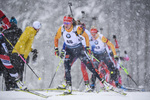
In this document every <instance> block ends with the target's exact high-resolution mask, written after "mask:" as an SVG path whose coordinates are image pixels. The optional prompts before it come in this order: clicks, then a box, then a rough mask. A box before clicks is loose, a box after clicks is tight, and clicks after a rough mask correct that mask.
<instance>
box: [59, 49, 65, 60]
mask: <svg viewBox="0 0 150 100" xmlns="http://www.w3.org/2000/svg"><path fill="white" fill-rule="evenodd" d="M64 56H65V50H63V49H62V50H61V54H60V58H61V59H63V58H64Z"/></svg>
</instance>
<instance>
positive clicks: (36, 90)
mask: <svg viewBox="0 0 150 100" xmlns="http://www.w3.org/2000/svg"><path fill="white" fill-rule="evenodd" d="M31 90H32V91H48V90H65V89H58V88H48V89H31Z"/></svg>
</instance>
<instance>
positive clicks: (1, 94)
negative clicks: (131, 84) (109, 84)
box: [0, 91, 150, 100]
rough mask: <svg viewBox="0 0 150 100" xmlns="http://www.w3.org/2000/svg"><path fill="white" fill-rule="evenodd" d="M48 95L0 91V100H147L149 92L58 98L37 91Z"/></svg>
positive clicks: (82, 93) (76, 95)
mask: <svg viewBox="0 0 150 100" xmlns="http://www.w3.org/2000/svg"><path fill="white" fill-rule="evenodd" d="M38 92H39V93H42V94H45V95H48V96H49V95H50V97H48V98H42V97H39V96H36V95H33V94H29V93H24V92H19V91H18V92H17V91H0V100H149V99H150V93H149V92H126V93H127V95H126V96H124V95H120V94H118V93H114V92H99V93H85V92H73V95H66V96H60V95H59V94H62V93H63V92H50V91H48V92H47V91H42V92H41V91H38Z"/></svg>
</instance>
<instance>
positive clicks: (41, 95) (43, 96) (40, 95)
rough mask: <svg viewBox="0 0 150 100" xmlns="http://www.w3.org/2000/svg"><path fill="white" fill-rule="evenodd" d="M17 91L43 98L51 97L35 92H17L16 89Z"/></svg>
mask: <svg viewBox="0 0 150 100" xmlns="http://www.w3.org/2000/svg"><path fill="white" fill-rule="evenodd" d="M15 91H21V92H26V93H30V94H34V95H36V96H39V97H42V98H48V97H50V95H49V96H47V95H44V94H41V93H38V92H35V91H31V90H20V89H19V90H17V89H16V90H15Z"/></svg>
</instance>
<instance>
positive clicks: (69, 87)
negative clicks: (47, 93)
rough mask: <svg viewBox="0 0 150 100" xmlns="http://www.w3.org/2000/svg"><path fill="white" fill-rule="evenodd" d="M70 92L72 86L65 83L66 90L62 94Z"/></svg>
mask: <svg viewBox="0 0 150 100" xmlns="http://www.w3.org/2000/svg"><path fill="white" fill-rule="evenodd" d="M71 93H72V86H71V85H69V84H67V86H66V90H65V91H64V95H67V94H71Z"/></svg>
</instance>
